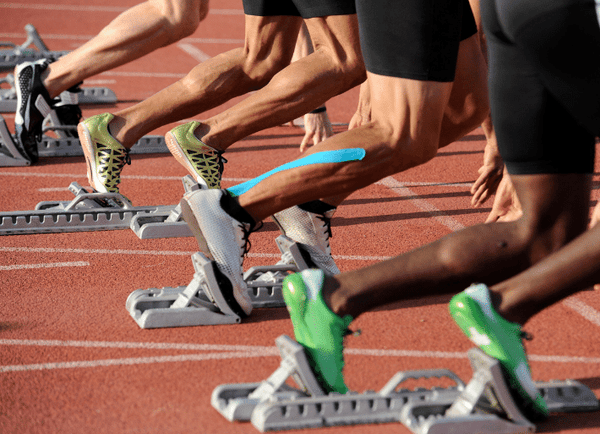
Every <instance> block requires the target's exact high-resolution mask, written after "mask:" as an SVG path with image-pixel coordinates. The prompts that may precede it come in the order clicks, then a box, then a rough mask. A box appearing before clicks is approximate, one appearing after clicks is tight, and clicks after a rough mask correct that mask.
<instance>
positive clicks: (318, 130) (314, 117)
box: [300, 111, 333, 152]
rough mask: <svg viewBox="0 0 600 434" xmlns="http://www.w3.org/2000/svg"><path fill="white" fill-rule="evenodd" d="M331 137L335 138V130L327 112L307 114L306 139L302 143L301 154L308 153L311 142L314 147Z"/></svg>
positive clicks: (305, 123)
mask: <svg viewBox="0 0 600 434" xmlns="http://www.w3.org/2000/svg"><path fill="white" fill-rule="evenodd" d="M331 136H333V128H332V127H331V122H330V121H329V116H327V112H326V111H324V112H321V113H307V114H305V115H304V138H303V139H302V143H300V152H304V151H306V150H307V149H308V147H309V146H310V143H311V142H312V144H313V145H318V144H319V143H321V142H322V141H323V140H326V139H327V138H329V137H331Z"/></svg>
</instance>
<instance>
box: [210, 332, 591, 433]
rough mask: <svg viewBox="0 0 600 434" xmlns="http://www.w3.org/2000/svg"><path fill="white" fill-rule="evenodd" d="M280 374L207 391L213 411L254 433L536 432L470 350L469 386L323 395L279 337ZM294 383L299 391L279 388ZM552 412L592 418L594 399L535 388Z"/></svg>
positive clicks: (549, 386)
mask: <svg viewBox="0 0 600 434" xmlns="http://www.w3.org/2000/svg"><path fill="white" fill-rule="evenodd" d="M275 343H276V345H277V347H278V349H279V352H280V354H281V359H282V361H281V365H280V367H279V368H278V369H277V370H276V371H275V372H274V373H273V374H272V375H271V376H270V377H269V378H268V379H267V380H265V381H263V382H261V383H244V384H225V385H221V386H218V387H217V388H215V389H214V391H213V393H212V396H211V404H212V406H213V407H214V408H215V409H216V410H217V411H218V412H219V413H221V414H222V415H223V416H224V417H225V418H226V419H227V420H229V421H232V422H233V421H239V422H247V421H250V422H251V423H252V424H253V425H254V427H255V428H256V429H258V430H259V431H261V432H265V431H276V430H289V429H302V428H319V427H325V426H337V425H355V424H371V423H389V422H401V423H402V424H403V425H405V426H406V427H407V428H409V429H410V430H411V431H412V432H413V433H415V434H446V433H450V432H451V433H454V434H472V433H480V434H517V433H530V432H534V431H535V425H534V424H532V423H531V422H530V421H529V420H527V419H526V418H525V417H524V416H523V414H522V413H521V411H520V410H519V409H518V408H517V406H516V404H515V403H514V401H513V399H512V397H511V394H510V392H509V390H508V387H507V385H506V382H505V380H504V377H503V374H502V370H501V367H500V364H499V362H498V361H497V360H496V359H493V358H491V357H489V356H487V355H485V354H484V353H483V352H482V351H481V350H479V349H477V348H473V349H471V350H469V352H468V356H469V360H470V362H471V366H472V368H473V372H474V374H473V377H472V379H471V381H469V383H468V384H465V383H463V381H462V380H461V379H460V378H459V377H458V376H457V375H456V374H454V373H453V372H452V371H449V370H446V369H427V370H418V371H404V372H402V371H401V372H398V373H397V374H396V375H395V376H394V377H392V379H391V380H390V381H389V382H388V383H387V384H386V385H385V386H384V387H383V388H382V389H381V390H380V391H379V392H374V391H366V392H364V393H360V394H359V393H356V392H349V393H347V394H345V395H341V394H337V393H330V394H328V395H325V394H324V393H323V391H322V389H321V388H320V386H319V385H318V383H317V381H316V378H315V376H314V374H313V372H312V369H311V368H310V366H309V364H308V362H307V359H306V354H305V352H304V348H303V347H302V346H301V345H300V344H298V343H297V342H295V341H294V340H292V339H291V338H289V337H288V336H286V335H281V336H279V337H278V338H277V339H276V341H275ZM290 377H291V378H293V380H294V381H295V383H296V384H297V385H298V386H299V387H298V388H295V387H292V386H290V385H289V384H286V380H287V379H288V378H290ZM443 377H446V378H449V379H451V380H452V381H453V382H454V383H455V385H453V386H450V387H447V388H440V387H434V388H431V389H425V388H416V389H414V390H408V389H405V388H401V386H402V383H404V382H405V381H406V380H408V379H413V380H419V379H423V378H426V379H427V378H443ZM536 386H537V387H538V389H539V390H540V392H541V394H542V396H543V397H544V399H545V400H546V403H547V404H548V408H549V409H550V411H551V412H579V411H597V410H598V409H599V406H598V399H597V398H596V396H595V395H594V393H593V392H592V391H591V390H590V389H589V388H588V387H587V386H585V385H583V384H581V383H579V382H577V381H573V380H566V381H552V382H536Z"/></svg>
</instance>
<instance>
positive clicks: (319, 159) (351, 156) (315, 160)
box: [227, 148, 366, 196]
mask: <svg viewBox="0 0 600 434" xmlns="http://www.w3.org/2000/svg"><path fill="white" fill-rule="evenodd" d="M365 155H366V152H365V150H364V149H361V148H350V149H338V150H335V151H323V152H316V153H314V154H311V155H307V156H306V157H304V158H299V159H298V160H295V161H291V162H289V163H286V164H283V165H281V166H279V167H276V168H275V169H273V170H271V171H269V172H267V173H263V174H262V175H260V176H258V177H256V178H254V179H251V180H250V181H246V182H243V183H241V184H238V185H235V186H233V187H231V188H228V189H227V191H229V193H231V194H232V195H233V196H239V195H240V194H243V193H245V192H247V191H248V190H250V189H251V188H252V187H254V186H255V185H256V184H258V183H259V182H261V181H262V180H264V179H266V178H268V177H269V176H271V175H274V174H276V173H279V172H282V171H284V170H290V169H295V168H297V167H302V166H308V165H310V164H326V163H345V162H348V161H359V160H362V159H363V158H365Z"/></svg>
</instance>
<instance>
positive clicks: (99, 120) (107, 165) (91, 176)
mask: <svg viewBox="0 0 600 434" xmlns="http://www.w3.org/2000/svg"><path fill="white" fill-rule="evenodd" d="M113 117H114V116H113V115H111V114H110V113H103V114H100V115H96V116H92V117H91V118H88V119H86V120H85V121H83V122H80V123H79V125H77V133H78V134H79V141H80V142H81V147H82V148H83V153H84V155H85V161H86V162H87V176H88V181H89V182H90V185H91V186H92V187H93V188H94V189H95V190H96V191H98V192H101V193H118V192H119V187H118V185H119V183H120V182H121V170H123V166H125V164H131V160H130V158H129V150H128V149H127V148H125V147H124V146H123V145H121V144H120V143H119V142H118V141H117V140H115V138H114V137H113V136H111V135H110V133H109V131H108V123H109V122H110V121H111V120H112V118H113Z"/></svg>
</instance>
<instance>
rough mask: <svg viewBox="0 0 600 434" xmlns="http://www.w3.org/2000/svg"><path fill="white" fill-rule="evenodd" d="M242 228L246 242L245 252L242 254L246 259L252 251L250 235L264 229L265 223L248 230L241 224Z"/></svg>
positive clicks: (243, 238) (243, 239)
mask: <svg viewBox="0 0 600 434" xmlns="http://www.w3.org/2000/svg"><path fill="white" fill-rule="evenodd" d="M240 227H241V228H242V232H243V235H242V241H243V242H244V251H243V252H242V257H245V256H246V255H247V254H248V252H249V251H250V248H251V247H252V243H250V239H249V238H250V234H251V233H252V232H256V231H258V230H260V229H261V228H262V227H263V222H262V221H261V222H259V223H258V224H257V225H256V226H254V227H253V228H247V227H246V225H245V224H243V223H242V224H240Z"/></svg>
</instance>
